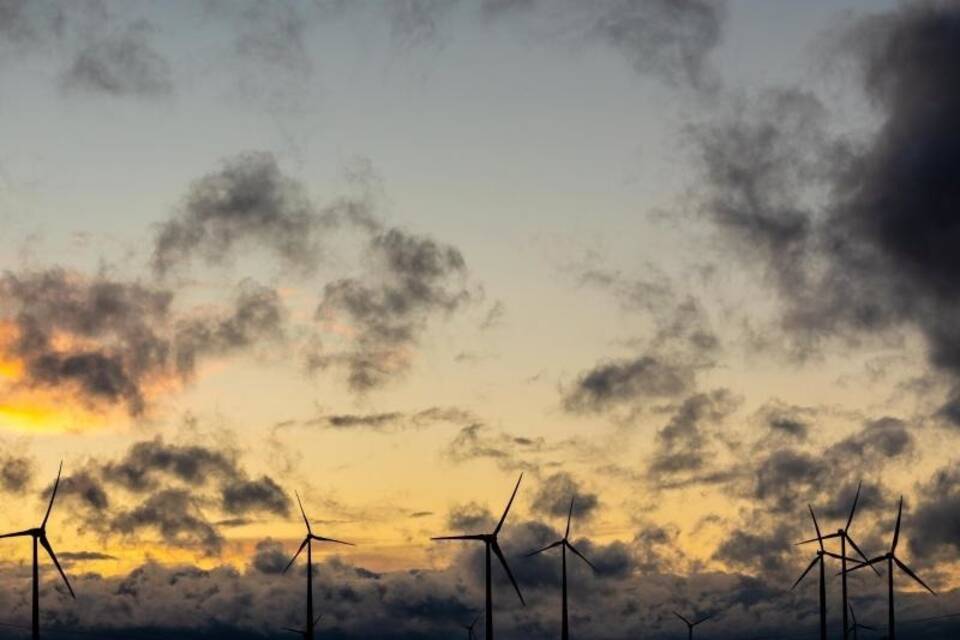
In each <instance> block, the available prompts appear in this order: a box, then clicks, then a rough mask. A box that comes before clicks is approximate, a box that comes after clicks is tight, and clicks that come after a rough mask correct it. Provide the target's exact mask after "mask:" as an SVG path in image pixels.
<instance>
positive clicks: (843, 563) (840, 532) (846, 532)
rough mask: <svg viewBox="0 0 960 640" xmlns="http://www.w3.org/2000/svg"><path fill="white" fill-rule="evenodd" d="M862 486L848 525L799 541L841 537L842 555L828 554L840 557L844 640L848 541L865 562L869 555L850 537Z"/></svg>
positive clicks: (846, 636)
mask: <svg viewBox="0 0 960 640" xmlns="http://www.w3.org/2000/svg"><path fill="white" fill-rule="evenodd" d="M862 487H863V482H862V481H861V482H859V483H857V493H856V495H854V496H853V506H852V507H850V516H849V517H848V518H847V524H846V526H844V527H843V528H842V529H837V532H836V533H831V534H829V535H825V536H822V537H820V536H819V529H818V537H817V538H811V539H809V540H804V541H803V542H798V543H797V544H798V545H801V544H809V543H811V542H817V541H818V540H821V541H822V540H829V539H831V538H840V555H839V556H836V555H833V554H827V555H830V556H831V557H834V558H836V557H839V559H840V575H841V578H840V582H841V592H842V594H843V595H842V598H843V637H844V640H846V638H848V637H849V634H850V626H849V624H850V623H849V620H848V619H847V608H848V604H847V560H848V558H847V543H848V542H849V543H850V546H851V547H853V549H854V551H856V552H857V553H858V554H859V555H860V557H861V558H863V561H864V562H866V561H867V556H866V555H864V553H863V551H861V550H860V547H859V546H857V543H856V542H854V540H853V538H851V537H850V525H851V524H852V523H853V514H854V513H856V511H857V502H858V501H859V500H860V489H861V488H862ZM810 513H811V514H812V513H813V509H811V510H810ZM814 520H816V518H814ZM820 548H821V549H822V548H823V542H820ZM873 570H874V571H876V573H877V575H880V572H879V571H877V569H876V567H874V568H873Z"/></svg>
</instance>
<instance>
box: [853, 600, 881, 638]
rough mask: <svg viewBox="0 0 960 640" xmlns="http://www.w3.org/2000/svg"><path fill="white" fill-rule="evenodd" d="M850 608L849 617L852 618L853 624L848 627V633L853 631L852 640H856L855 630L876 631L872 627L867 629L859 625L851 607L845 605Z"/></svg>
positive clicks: (863, 625)
mask: <svg viewBox="0 0 960 640" xmlns="http://www.w3.org/2000/svg"><path fill="white" fill-rule="evenodd" d="M847 606H848V607H850V617H851V618H853V624H852V625H851V626H850V631H853V640H857V637H858V636H857V629H863V630H864V631H876V629H874V628H873V627H868V626H867V625H865V624H860V623H859V622H857V614H855V613H854V612H853V606H851V605H847Z"/></svg>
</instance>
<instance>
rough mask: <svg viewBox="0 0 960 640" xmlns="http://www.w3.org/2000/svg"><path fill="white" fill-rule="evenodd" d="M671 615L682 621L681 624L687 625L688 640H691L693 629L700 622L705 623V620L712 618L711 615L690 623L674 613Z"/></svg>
mask: <svg viewBox="0 0 960 640" xmlns="http://www.w3.org/2000/svg"><path fill="white" fill-rule="evenodd" d="M673 615H675V616H677V617H678V618H680V619H681V620H683V623H684V624H686V625H687V638H689V639H690V640H693V628H694V627H695V626H697V625H698V624H700V623H701V622H706V621H707V620H709V619H710V618H712V617H713V614H712V613H711V614H710V615H709V616H704V617H702V618H700V619H699V620H697V621H696V622H690V621H689V620H687V619H686V618H684V617H683V616H682V615H680V614H679V613H677V612H676V611H674V612H673Z"/></svg>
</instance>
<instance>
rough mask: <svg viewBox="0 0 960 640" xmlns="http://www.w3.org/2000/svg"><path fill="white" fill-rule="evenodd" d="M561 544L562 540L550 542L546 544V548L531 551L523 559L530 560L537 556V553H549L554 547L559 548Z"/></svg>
mask: <svg viewBox="0 0 960 640" xmlns="http://www.w3.org/2000/svg"><path fill="white" fill-rule="evenodd" d="M562 544H563V540H557V541H556V542H551V543H550V544H548V545H547V546H545V547H543V548H542V549H537V550H536V551H531V552H530V553H528V554H527V555H526V556H524V557H525V558H531V557H533V556H535V555H537V554H538V553H543V552H544V551H549V550H550V549H553V548H554V547H559V546H560V545H562Z"/></svg>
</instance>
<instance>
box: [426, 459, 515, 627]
mask: <svg viewBox="0 0 960 640" xmlns="http://www.w3.org/2000/svg"><path fill="white" fill-rule="evenodd" d="M521 480H523V474H522V473H521V474H520V478H518V479H517V486H515V487H514V488H513V493H512V494H511V495H510V501H509V502H507V508H506V509H504V510H503V515H502V516H500V522H498V523H497V527H496V528H495V529H494V530H493V532H492V533H477V534H471V535H460V536H439V537H436V538H431V540H475V541H477V542H482V543H483V544H484V546H485V547H486V552H487V553H486V592H487V600H486V612H485V613H486V617H485V620H484V623H485V624H484V634H485V637H486V639H487V640H493V590H492V584H491V580H490V554H491V553H493V554H495V555H496V556H497V559H498V560H499V561H500V564H501V565H502V566H503V570H504V572H506V574H507V577H508V578H510V582H511V583H513V588H514V589H516V591H517V597H519V598H520V603H521V604H523V605H524V606H526V604H527V603H526V602H524V600H523V594H522V593H520V587H519V586H518V585H517V581H516V580H515V579H514V578H513V573H511V572H510V566H509V565H507V559H506V558H505V557H504V556H503V551H501V550H500V543H499V542H498V541H497V536H498V535H499V534H500V529H502V528H503V523H504V521H505V520H506V519H507V514H508V513H510V505H512V504H513V499H514V498H516V497H517V489H519V488H520V481H521Z"/></svg>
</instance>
